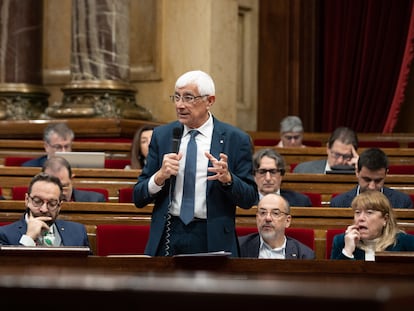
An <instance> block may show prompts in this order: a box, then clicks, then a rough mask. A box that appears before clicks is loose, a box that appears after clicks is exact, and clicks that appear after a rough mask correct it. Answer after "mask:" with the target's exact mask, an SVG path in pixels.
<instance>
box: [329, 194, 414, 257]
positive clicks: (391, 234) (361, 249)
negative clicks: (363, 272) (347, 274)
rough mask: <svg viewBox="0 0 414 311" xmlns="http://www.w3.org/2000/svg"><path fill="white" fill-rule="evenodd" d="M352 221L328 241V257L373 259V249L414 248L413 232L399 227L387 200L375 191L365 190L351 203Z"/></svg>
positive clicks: (405, 249) (397, 250)
mask: <svg viewBox="0 0 414 311" xmlns="http://www.w3.org/2000/svg"><path fill="white" fill-rule="evenodd" d="M351 207H352V210H353V211H354V223H353V224H352V225H350V226H348V227H347V229H346V231H345V233H341V234H337V235H336V236H335V237H334V239H333V242H332V252H331V259H355V260H367V261H375V252H381V251H392V252H401V251H411V252H412V251H414V235H410V234H406V233H405V232H403V231H402V230H400V229H399V227H398V224H397V220H396V218H395V214H394V211H393V208H392V206H391V204H390V201H389V200H388V199H387V197H386V196H385V195H384V194H383V193H381V192H379V191H365V192H362V193H361V194H360V195H358V196H356V197H355V198H354V200H353V201H352V204H351Z"/></svg>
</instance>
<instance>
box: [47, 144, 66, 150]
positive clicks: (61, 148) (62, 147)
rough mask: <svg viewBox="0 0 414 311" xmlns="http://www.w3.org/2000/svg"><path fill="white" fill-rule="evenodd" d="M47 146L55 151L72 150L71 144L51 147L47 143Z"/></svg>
mask: <svg viewBox="0 0 414 311" xmlns="http://www.w3.org/2000/svg"><path fill="white" fill-rule="evenodd" d="M48 145H49V146H50V147H52V148H53V149H55V150H69V149H71V148H72V144H67V145H58V144H56V145H51V144H49V143H48Z"/></svg>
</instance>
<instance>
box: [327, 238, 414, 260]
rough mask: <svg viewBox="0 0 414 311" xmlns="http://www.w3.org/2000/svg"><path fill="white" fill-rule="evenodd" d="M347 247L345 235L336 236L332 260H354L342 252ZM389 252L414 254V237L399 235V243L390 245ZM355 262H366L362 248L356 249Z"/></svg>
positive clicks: (387, 249)
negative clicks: (413, 252)
mask: <svg viewBox="0 0 414 311" xmlns="http://www.w3.org/2000/svg"><path fill="white" fill-rule="evenodd" d="M344 247H345V233H340V234H337V235H335V237H334V239H333V242H332V252H331V259H352V258H349V257H347V256H345V255H344V254H342V250H343V248H344ZM385 250H386V251H389V252H405V251H408V252H412V251H414V235H411V234H406V233H404V232H400V233H398V234H397V243H396V244H395V245H390V246H388V247H387V248H386V249H385ZM353 259H355V260H365V251H364V250H362V249H360V248H355V251H354V258H353Z"/></svg>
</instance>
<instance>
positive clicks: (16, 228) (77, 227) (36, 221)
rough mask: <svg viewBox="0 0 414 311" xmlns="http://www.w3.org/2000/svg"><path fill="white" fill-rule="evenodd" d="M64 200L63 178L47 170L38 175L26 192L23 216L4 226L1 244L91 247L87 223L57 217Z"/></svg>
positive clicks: (0, 232)
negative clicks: (51, 174)
mask: <svg viewBox="0 0 414 311" xmlns="http://www.w3.org/2000/svg"><path fill="white" fill-rule="evenodd" d="M62 201H63V190H62V184H61V183H60V180H59V178H57V177H54V176H50V175H48V174H45V173H39V174H37V175H35V176H34V177H33V179H32V180H31V182H30V184H29V187H28V191H27V193H26V196H25V205H26V211H25V213H24V215H23V217H22V218H21V219H20V220H18V221H16V222H13V223H11V224H8V225H5V226H0V244H1V245H24V246H36V245H44V246H85V247H89V240H88V235H87V233H86V228H85V226H84V225H83V224H80V223H76V222H72V221H65V220H59V219H57V218H58V216H59V212H60V208H61V203H62Z"/></svg>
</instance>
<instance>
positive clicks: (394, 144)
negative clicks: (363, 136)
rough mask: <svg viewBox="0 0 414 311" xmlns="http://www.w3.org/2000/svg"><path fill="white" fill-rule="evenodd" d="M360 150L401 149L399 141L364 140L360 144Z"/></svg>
mask: <svg viewBox="0 0 414 311" xmlns="http://www.w3.org/2000/svg"><path fill="white" fill-rule="evenodd" d="M358 147H359V148H371V147H375V148H400V143H399V142H398V141H375V140H373V141H370V140H362V141H359V142H358Z"/></svg>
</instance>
